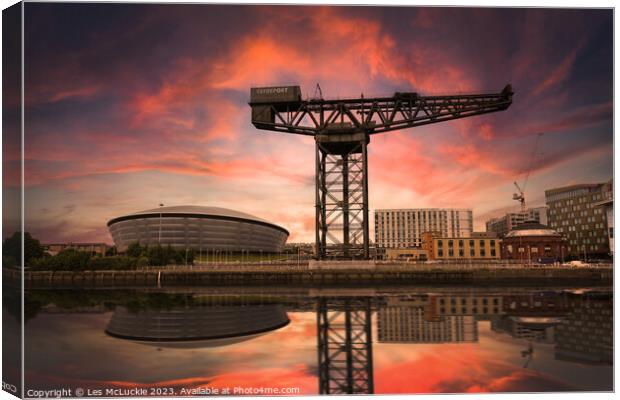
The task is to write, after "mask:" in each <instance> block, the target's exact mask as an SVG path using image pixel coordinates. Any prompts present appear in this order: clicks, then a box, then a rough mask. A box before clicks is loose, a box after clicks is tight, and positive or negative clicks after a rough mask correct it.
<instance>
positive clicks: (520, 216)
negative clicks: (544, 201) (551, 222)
mask: <svg viewBox="0 0 620 400" xmlns="http://www.w3.org/2000/svg"><path fill="white" fill-rule="evenodd" d="M525 222H538V223H539V224H542V225H547V224H548V219H547V207H534V208H529V209H527V210H525V212H518V213H507V214H506V215H504V216H502V217H498V218H491V219H490V220H488V221H487V222H486V227H487V232H494V233H495V234H496V235H497V236H498V237H500V238H502V237H504V236H505V235H506V234H507V233H508V232H510V231H511V230H513V229H514V228H515V227H516V226H518V225H521V224H523V223H525Z"/></svg>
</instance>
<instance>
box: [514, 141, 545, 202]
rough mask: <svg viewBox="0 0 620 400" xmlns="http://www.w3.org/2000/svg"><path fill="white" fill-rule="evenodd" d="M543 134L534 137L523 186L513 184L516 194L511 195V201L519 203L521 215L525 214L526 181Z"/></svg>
mask: <svg viewBox="0 0 620 400" xmlns="http://www.w3.org/2000/svg"><path fill="white" fill-rule="evenodd" d="M542 135H543V133H538V134H537V135H536V142H535V143H534V151H532V158H531V159H530V163H529V164H528V166H527V169H526V170H525V179H524V180H523V186H522V187H521V186H519V184H518V183H517V181H515V182H514V184H515V186H516V188H517V191H518V193H513V194H512V199H513V200H517V201H519V203H521V213H522V214H523V213H525V188H526V187H527V180H528V179H529V178H530V173H531V172H532V167H533V166H534V159H535V158H536V151H537V150H538V142H539V141H540V138H541V137H542Z"/></svg>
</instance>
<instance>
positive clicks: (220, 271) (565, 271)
mask: <svg viewBox="0 0 620 400" xmlns="http://www.w3.org/2000/svg"><path fill="white" fill-rule="evenodd" d="M23 278H24V286H25V287H26V288H30V287H32V288H38V287H49V288H63V287H73V288H89V287H162V286H216V285H217V286H219V285H244V286H246V285H248V286H252V285H299V286H323V285H334V284H335V285H343V286H347V285H359V284H373V285H381V284H407V285H416V284H450V285H455V284H456V285H474V286H477V285H484V286H487V285H515V286H522V285H527V286H536V285H540V286H547V285H560V284H567V285H570V284H572V285H575V284H577V285H585V284H589V285H612V284H613V269H612V268H611V267H579V268H575V267H572V268H571V267H519V266H508V267H474V266H468V267H466V268H465V267H462V268H458V267H455V266H446V267H445V268H442V267H441V266H437V265H434V266H432V267H430V266H427V267H423V268H422V267H411V266H402V265H396V264H395V265H383V266H381V267H376V268H357V269H356V268H352V267H351V268H315V269H310V268H308V266H307V265H306V266H303V267H299V266H297V267H293V266H291V268H283V267H282V266H278V267H274V266H268V265H263V266H253V267H248V266H243V267H233V266H229V265H228V266H210V267H209V268H204V267H203V268H191V267H190V268H187V267H183V268H179V267H177V268H161V269H148V270H138V271H26V272H25V273H24V277H23ZM3 279H6V280H9V281H12V282H15V283H20V282H21V275H20V271H18V270H6V269H5V270H3Z"/></svg>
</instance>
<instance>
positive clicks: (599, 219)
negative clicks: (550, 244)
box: [545, 181, 611, 258]
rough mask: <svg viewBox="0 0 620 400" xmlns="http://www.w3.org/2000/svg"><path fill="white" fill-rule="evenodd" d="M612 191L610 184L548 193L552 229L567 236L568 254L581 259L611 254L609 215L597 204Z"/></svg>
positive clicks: (577, 187) (584, 185)
mask: <svg viewBox="0 0 620 400" xmlns="http://www.w3.org/2000/svg"><path fill="white" fill-rule="evenodd" d="M610 191H611V181H609V182H606V183H595V184H581V185H572V186H567V187H562V188H557V189H551V190H547V191H545V198H546V203H547V206H549V227H551V228H553V229H555V230H556V231H558V232H559V233H560V234H563V235H564V236H565V237H566V239H567V241H568V246H567V252H568V254H571V255H574V256H578V257H580V258H584V257H585V258H596V257H603V256H606V255H608V254H609V252H610V249H609V235H608V229H607V218H606V213H605V210H604V208H603V207H600V206H598V205H597V203H599V202H601V201H603V200H605V198H606V197H607V196H609V195H608V194H607V193H608V192H610Z"/></svg>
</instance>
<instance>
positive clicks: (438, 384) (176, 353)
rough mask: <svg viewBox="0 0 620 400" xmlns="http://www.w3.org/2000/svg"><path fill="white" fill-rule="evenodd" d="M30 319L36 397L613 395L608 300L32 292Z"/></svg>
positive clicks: (522, 292)
mask: <svg viewBox="0 0 620 400" xmlns="http://www.w3.org/2000/svg"><path fill="white" fill-rule="evenodd" d="M7 311H10V310H7V309H3V313H4V314H5V317H6V315H7ZM25 314H26V331H25V357H26V376H25V382H26V389H27V390H28V389H31V390H42V389H58V388H74V389H75V388H77V387H80V388H84V389H85V390H91V391H93V392H92V393H94V394H99V392H94V390H96V389H100V390H103V392H102V393H101V394H102V395H105V390H106V389H111V388H116V389H125V390H129V389H133V388H144V389H147V390H149V391H153V392H150V393H149V394H160V395H184V396H186V395H188V394H192V393H194V394H206V393H209V391H211V392H212V391H213V390H219V391H220V393H221V391H222V390H225V389H226V388H228V389H229V390H231V392H230V394H240V393H241V391H242V390H264V392H263V394H267V393H269V391H270V390H271V391H273V390H285V391H289V392H286V393H287V394H317V393H331V394H335V393H378V394H379V393H438V392H443V393H455V392H456V393H462V392H524V391H525V392H532V391H582V390H583V391H610V390H612V384H613V373H612V359H613V348H612V344H613V335H612V326H613V323H612V318H613V313H612V295H611V291H609V290H604V289H600V288H598V289H592V290H575V289H525V288H514V289H508V288H502V289H499V290H493V289H474V288H467V289H465V288H447V287H441V288H390V289H372V288H371V289H347V290H340V289H299V290H296V289H288V290H285V289H281V290H278V289H275V288H265V289H262V290H261V289H258V288H255V289H239V288H217V289H212V288H211V289H209V288H191V289H181V288H179V289H169V290H163V289H160V291H159V292H155V291H136V290H92V291H70V290H65V291H63V290H45V291H43V290H32V291H29V292H28V293H27V296H26V306H25ZM260 388H263V389H260ZM191 390H194V391H193V392H192V391H191ZM233 391H236V392H233ZM92 393H91V394H92ZM245 393H249V392H247V391H246V392H245ZM271 393H273V392H271ZM255 394H261V393H260V392H255Z"/></svg>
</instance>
